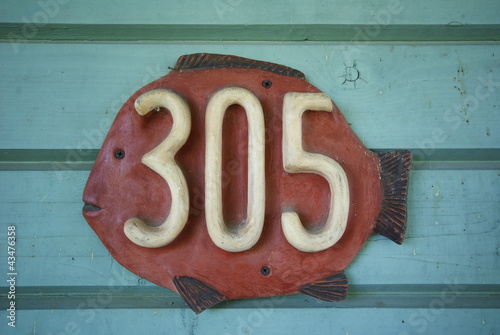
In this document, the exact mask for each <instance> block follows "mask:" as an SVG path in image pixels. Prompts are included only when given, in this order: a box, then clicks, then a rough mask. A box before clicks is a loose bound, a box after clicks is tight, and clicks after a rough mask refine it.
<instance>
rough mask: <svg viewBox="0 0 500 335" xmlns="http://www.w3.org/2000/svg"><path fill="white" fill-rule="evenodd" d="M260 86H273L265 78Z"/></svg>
mask: <svg viewBox="0 0 500 335" xmlns="http://www.w3.org/2000/svg"><path fill="white" fill-rule="evenodd" d="M262 86H264V88H269V87H271V86H273V82H272V81H270V80H268V79H266V80H264V81H263V82H262Z"/></svg>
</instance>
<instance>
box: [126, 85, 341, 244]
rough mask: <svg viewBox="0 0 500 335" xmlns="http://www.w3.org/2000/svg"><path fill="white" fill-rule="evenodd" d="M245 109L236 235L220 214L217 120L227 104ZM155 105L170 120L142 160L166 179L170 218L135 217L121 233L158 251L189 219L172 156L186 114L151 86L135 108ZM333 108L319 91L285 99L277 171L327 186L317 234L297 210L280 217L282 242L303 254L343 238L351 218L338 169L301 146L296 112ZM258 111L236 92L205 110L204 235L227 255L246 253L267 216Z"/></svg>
mask: <svg viewBox="0 0 500 335" xmlns="http://www.w3.org/2000/svg"><path fill="white" fill-rule="evenodd" d="M234 104H237V105H240V106H242V107H243V108H244V109H245V112H246V117H247V120H248V148H249V153H248V180H247V182H248V193H247V197H248V203H247V219H246V222H245V224H244V225H243V226H241V227H240V228H239V230H237V231H233V230H231V231H230V230H229V229H228V228H227V225H226V224H225V222H224V219H223V214H222V213H223V211H222V186H221V169H222V154H221V147H222V123H223V119H224V114H225V113H226V110H227V108H228V107H229V106H231V105H234ZM158 107H163V108H166V109H168V110H169V111H170V113H171V114H172V117H173V126H172V130H171V131H170V133H169V135H168V136H167V138H166V139H165V140H164V141H163V142H162V143H161V144H160V145H158V146H157V147H156V148H154V149H153V150H152V151H150V152H148V153H147V154H145V155H144V156H143V157H142V163H143V164H145V165H147V166H148V167H149V168H151V169H152V170H153V171H155V172H156V173H158V174H159V175H160V176H161V177H163V178H164V179H165V181H166V182H167V183H168V185H169V187H170V191H171V193H172V204H171V209H170V213H169V216H168V217H167V219H166V220H165V222H163V223H162V224H161V225H160V226H156V227H153V226H151V225H148V224H147V223H145V222H144V221H142V220H141V219H139V218H137V217H134V218H131V219H129V220H127V221H126V222H125V226H124V231H125V234H126V236H127V237H128V238H129V239H130V240H131V241H132V242H134V243H136V244H137V245H140V246H143V247H148V248H158V247H162V246H165V245H167V244H169V243H170V242H171V241H173V240H174V239H175V238H176V237H177V235H179V233H180V232H181V231H182V229H183V228H184V226H185V224H186V222H187V220H188V214H189V190H188V187H187V183H186V179H185V177H184V174H183V173H182V171H181V169H180V168H179V167H178V166H177V163H176V161H175V158H174V156H175V154H176V153H177V151H178V150H179V149H180V148H181V147H182V146H183V145H184V143H185V142H186V140H187V138H188V136H189V133H190V131H191V113H190V110H189V107H188V104H187V103H186V101H185V100H184V99H183V98H182V97H181V96H179V95H178V94H176V93H174V92H172V91H169V90H166V89H156V90H152V91H149V92H146V93H144V94H142V95H141V96H140V97H139V98H137V100H136V101H135V109H136V110H137V112H138V113H139V114H140V115H146V114H147V113H149V112H150V111H152V110H155V109H157V108H158ZM332 109H333V104H332V101H331V100H330V98H329V97H328V95H326V94H324V93H296V92H289V93H286V94H285V96H284V100H283V141H282V142H283V148H282V149H283V168H284V169H285V171H287V172H289V173H315V174H319V175H321V176H323V177H324V178H325V179H326V180H327V181H328V184H329V186H330V192H331V197H330V198H331V200H330V209H329V214H328V218H327V220H326V223H325V224H324V225H323V226H322V228H321V229H320V230H318V231H309V230H307V229H305V228H304V226H303V225H302V223H301V221H300V219H299V216H298V214H297V213H295V212H283V213H282V215H281V224H282V229H283V233H284V235H285V237H286V239H287V241H288V242H289V243H290V244H291V245H293V246H294V247H295V248H297V249H299V250H301V251H305V252H317V251H321V250H324V249H327V248H329V247H331V246H332V245H334V244H335V243H336V242H337V241H338V240H339V239H340V238H341V237H342V235H343V233H344V231H345V228H346V224H347V217H348V213H349V187H348V181H347V177H346V174H345V172H344V170H343V169H342V167H341V166H340V165H339V164H338V163H337V162H336V161H335V160H333V159H331V158H329V157H327V156H325V155H320V154H316V153H310V152H307V151H305V150H304V149H303V147H302V114H303V113H304V112H305V111H306V110H312V111H327V112H331V111H332ZM264 127H265V126H264V113H263V110H262V105H261V103H260V102H259V100H258V99H257V98H256V97H255V95H254V94H253V93H252V92H250V91H248V90H246V89H243V88H240V87H227V88H224V89H221V90H220V91H218V92H216V93H215V94H214V95H213V96H212V98H211V99H210V101H209V102H208V105H207V110H206V121H205V133H206V147H205V215H206V223H207V228H208V233H209V235H210V238H211V239H212V241H213V242H214V243H215V245H217V246H218V247H219V248H221V249H224V250H226V251H230V252H241V251H245V250H248V249H250V248H251V247H252V246H253V245H255V243H257V241H258V240H259V238H260V235H261V233H262V228H263V226H264V213H265V186H266V185H265V176H264V174H265V162H264V160H265V143H264V141H262V139H263V138H264V132H265V128H264Z"/></svg>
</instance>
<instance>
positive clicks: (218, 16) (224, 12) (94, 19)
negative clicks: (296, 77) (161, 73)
mask: <svg viewBox="0 0 500 335" xmlns="http://www.w3.org/2000/svg"><path fill="white" fill-rule="evenodd" d="M96 8H98V10H96ZM44 14H45V15H44ZM45 18H46V20H44V19H45ZM24 21H27V22H37V23H38V22H40V23H42V22H45V21H49V22H50V23H73V24H78V23H91V24H165V23H168V24H200V25H201V24H210V23H220V24H296V23H298V24H310V23H314V24H331V23H337V24H364V23H370V22H374V23H377V22H378V23H386V22H390V23H391V24H398V23H399V24H401V23H403V24H469V25H470V24H478V23H479V24H492V23H500V9H499V6H498V2H497V1H495V0H477V1H474V2H470V1H461V2H460V3H457V2H456V1H454V0H440V1H411V2H408V1H400V0H392V1H388V0H372V1H370V2H369V3H367V2H366V1H363V0H350V1H342V0H311V1H307V2H304V1H300V0H289V1H286V2H284V1H275V2H269V1H262V0H259V1H254V2H251V3H250V2H247V1H243V0H217V1H206V2H205V1H197V2H194V1H190V2H183V3H179V2H176V1H160V0H149V1H143V2H140V3H139V2H136V1H132V0H124V1H121V2H120V3H119V4H117V3H114V2H103V1H98V0H90V1H86V2H85V3H82V2H81V1H69V0H56V1H52V0H41V1H39V0H25V1H23V3H22V4H20V3H19V2H18V1H15V0H4V1H2V2H1V3H0V22H24Z"/></svg>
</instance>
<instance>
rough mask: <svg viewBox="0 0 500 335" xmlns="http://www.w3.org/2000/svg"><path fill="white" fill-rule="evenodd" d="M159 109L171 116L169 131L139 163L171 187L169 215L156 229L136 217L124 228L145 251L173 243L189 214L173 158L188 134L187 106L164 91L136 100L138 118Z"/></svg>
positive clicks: (181, 177) (181, 176) (184, 188)
mask: <svg viewBox="0 0 500 335" xmlns="http://www.w3.org/2000/svg"><path fill="white" fill-rule="evenodd" d="M158 107H164V108H166V109H168V110H169V111H170V113H171V114H172V118H173V125H172V130H171V131H170V134H168V136H167V138H166V139H165V140H164V141H163V142H162V143H160V145H158V146H157V147H156V148H154V149H153V150H151V151H150V152H148V153H147V154H145V155H144V156H143V157H142V163H144V164H145V165H147V166H148V167H150V168H151V169H152V170H153V171H155V172H156V173H158V174H159V175H160V176H162V177H163V179H165V181H166V182H167V184H168V186H169V187H170V192H171V194H172V204H171V206H170V213H169V215H168V217H167V219H166V220H165V222H163V223H162V224H161V225H159V226H157V227H154V226H151V225H148V224H146V223H145V222H144V221H143V220H141V219H139V218H137V217H134V218H131V219H128V220H127V221H126V222H125V226H124V231H125V235H127V237H128V238H129V239H130V240H131V241H132V242H134V243H135V244H138V245H140V246H143V247H148V248H158V247H162V246H165V245H167V244H169V243H170V242H172V241H173V240H174V239H175V238H176V237H177V235H179V233H180V232H181V231H182V229H183V228H184V226H185V225H186V222H187V219H188V214H189V191H188V187H187V183H186V179H185V178H184V174H183V173H182V171H181V169H179V167H178V166H177V164H176V162H175V158H174V156H175V154H176V153H177V151H178V150H179V148H180V147H182V146H183V145H184V143H185V142H186V140H187V138H188V136H189V133H190V132H191V114H190V111H189V106H188V105H187V103H186V101H185V100H184V99H183V98H181V97H180V96H179V95H178V94H176V93H174V92H171V91H168V90H165V89H156V90H153V91H149V92H146V93H144V94H142V95H141V96H140V97H139V98H137V100H136V101H135V109H136V110H137V113H139V114H140V115H146V114H147V113H149V112H150V111H151V110H153V109H157V108H158ZM131 140H133V139H131Z"/></svg>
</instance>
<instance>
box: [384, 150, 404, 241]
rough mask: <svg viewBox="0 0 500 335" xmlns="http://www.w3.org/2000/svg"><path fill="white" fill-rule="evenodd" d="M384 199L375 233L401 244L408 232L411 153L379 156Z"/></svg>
mask: <svg viewBox="0 0 500 335" xmlns="http://www.w3.org/2000/svg"><path fill="white" fill-rule="evenodd" d="M379 159H380V178H381V179H382V185H383V186H382V187H383V192H384V195H383V199H382V205H381V207H380V214H379V216H378V218H377V222H376V224H375V232H377V233H378V234H380V235H382V236H385V237H387V238H388V239H390V240H391V241H393V242H395V243H397V244H401V243H403V239H404V237H405V232H406V198H407V196H408V177H409V176H410V164H411V152H410V151H408V150H397V151H389V152H385V153H381V154H379Z"/></svg>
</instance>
